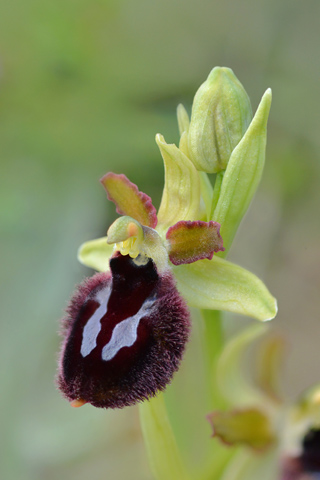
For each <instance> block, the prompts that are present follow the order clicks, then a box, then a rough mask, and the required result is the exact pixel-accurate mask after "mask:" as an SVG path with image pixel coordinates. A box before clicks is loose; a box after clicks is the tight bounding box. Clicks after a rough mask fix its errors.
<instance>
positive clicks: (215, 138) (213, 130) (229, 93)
mask: <svg viewBox="0 0 320 480" xmlns="http://www.w3.org/2000/svg"><path fill="white" fill-rule="evenodd" d="M251 119H252V110H251V104H250V99H249V97H248V95H247V93H246V91H245V90H244V88H243V86H242V85H241V83H240V82H239V80H238V79H237V77H236V76H235V75H234V73H233V71H232V70H231V69H230V68H225V67H215V68H214V69H213V70H212V71H211V72H210V74H209V76H208V78H207V80H206V81H205V82H204V83H203V84H202V85H201V87H200V88H199V90H198V91H197V93H196V95H195V97H194V101H193V106H192V114H191V122H190V127H189V132H188V151H189V155H190V159H191V160H192V161H193V163H194V165H195V167H196V168H197V169H198V170H200V171H205V172H207V173H216V172H219V171H221V170H224V169H225V168H226V166H227V163H228V160H229V158H230V155H231V153H232V151H233V149H234V148H235V147H236V146H237V144H238V143H239V142H240V140H241V139H242V137H243V135H244V134H245V132H246V130H247V128H248V126H249V124H250V122H251Z"/></svg>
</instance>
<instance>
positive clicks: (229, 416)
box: [207, 408, 274, 450]
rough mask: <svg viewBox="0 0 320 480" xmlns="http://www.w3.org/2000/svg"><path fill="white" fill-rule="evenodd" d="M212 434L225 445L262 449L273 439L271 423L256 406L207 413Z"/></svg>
mask: <svg viewBox="0 0 320 480" xmlns="http://www.w3.org/2000/svg"><path fill="white" fill-rule="evenodd" d="M207 418H208V420H209V421H210V423H211V425H212V428H213V436H214V437H218V438H219V439H220V440H221V441H222V442H223V443H226V444H227V445H246V446H249V447H251V448H253V449H256V450H264V449H266V448H267V447H269V446H270V444H271V443H272V442H273V441H274V434H273V431H272V427H271V423H270V420H269V418H268V417H267V415H266V414H265V413H263V412H262V411H261V410H259V409H258V408H243V409H235V410H230V411H227V412H223V411H215V412H212V413H211V414H210V415H208V417H207Z"/></svg>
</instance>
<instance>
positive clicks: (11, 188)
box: [0, 0, 320, 480]
mask: <svg viewBox="0 0 320 480" xmlns="http://www.w3.org/2000/svg"><path fill="white" fill-rule="evenodd" d="M319 18H320V3H319V2H318V1H317V0H314V1H312V0H306V1H304V2H301V1H299V0H280V1H279V0H263V1H256V0H243V1H241V2H240V1H237V0H226V1H225V2H221V1H218V0H211V1H210V0H184V1H177V0H170V1H169V0H162V1H152V0H136V1H132V0H131V1H130V0H117V1H116V0H114V1H112V0H110V1H108V0H77V1H75V0H63V1H62V0H56V1H55V2H47V1H43V0H41V1H40V0H28V1H25V0H13V1H11V2H2V4H1V5H0V67H1V79H0V145H1V165H2V168H1V176H0V183H1V189H0V196H1V202H0V217H1V221H0V228H1V254H2V258H1V296H2V298H1V311H2V315H1V317H2V318H1V324H0V344H1V346H0V356H1V357H0V358H1V373H0V374H1V382H0V385H1V394H0V416H1V420H0V425H1V427H0V432H1V433H0V435H1V445H0V455H1V459H0V477H1V479H3V480H40V479H44V478H45V479H46V480H57V479H65V480H73V479H77V480H85V479H88V478H90V479H91V480H97V479H99V480H100V479H106V478H108V479H110V480H122V479H124V478H127V477H128V476H129V477H130V478H131V480H150V479H151V474H150V471H149V467H148V464H147V460H146V457H145V453H144V448H143V445H142V441H141V434H140V428H139V422H138V415H137V409H136V408H135V407H132V408H127V409H125V410H123V411H108V412H105V411H98V410H95V409H94V408H92V407H91V406H85V407H83V408H81V409H72V408H70V406H69V405H68V402H66V401H65V400H63V399H62V398H61V397H60V394H59V393H58V392H57V390H56V388H55V385H54V375H55V369H56V352H57V349H58V345H59V338H58V336H57V331H58V319H59V318H60V317H61V316H62V315H63V309H64V307H65V306H66V303H67V300H68V298H69V296H70V294H71V293H72V291H73V288H74V284H75V283H78V282H79V281H80V280H81V279H82V278H83V277H84V276H86V275H90V274H91V271H90V270H89V269H87V268H85V267H82V266H81V265H80V264H78V262H77V260H76V251H77V248H78V246H79V244H81V243H82V242H84V241H86V240H89V239H92V238H95V237H99V236H101V235H103V234H105V232H106V229H107V227H108V226H109V224H110V223H111V222H112V221H113V219H114V218H115V209H114V206H113V205H112V204H110V203H109V202H108V201H107V199H106V195H105V193H104V191H103V189H102V187H101V186H100V185H99V182H98V179H99V178H100V177H101V176H102V175H103V174H104V173H106V172H107V171H109V170H113V171H115V172H117V173H121V172H123V173H126V175H128V176H129V178H130V179H131V180H132V181H134V182H135V183H137V184H138V186H139V188H140V189H141V190H143V191H145V192H147V193H148V194H150V195H151V196H152V198H153V200H154V203H155V205H158V204H159V201H160V196H161V190H162V186H163V167H162V162H161V157H160V154H159V152H158V150H157V147H156V145H155V142H154V136H155V134H156V133H157V132H160V133H162V134H163V135H164V136H165V138H166V140H167V142H177V140H178V131H177V127H176V119H175V108H176V105H177V104H178V103H179V102H183V103H184V104H185V106H186V107H187V109H188V110H189V111H190V107H191V102H192V98H193V95H194V93H195V91H196V89H197V88H198V87H199V85H200V84H201V83H202V82H203V81H204V80H205V78H206V77H207V75H208V73H209V71H210V70H211V68H213V67H214V66H216V65H222V66H228V67H231V68H232V69H233V70H234V72H235V74H236V75H237V76H238V78H239V79H240V81H241V82H242V83H243V85H244V86H245V88H246V90H247V92H248V94H249V95H250V97H251V100H252V105H253V109H254V110H255V109H256V107H257V104H258V101H259V99H260V97H261V95H262V94H263V92H264V90H265V89H266V88H267V87H271V88H272V89H273V94H274V97H273V98H274V99H273V106H272V110H271V117H270V122H269V137H268V149H267V165H266V170H265V175H264V178H263V181H262V184H261V187H260V189H259V192H258V194H257V195H256V198H255V201H254V204H253V205H252V207H251V209H250V211H249V213H248V214H247V216H246V218H245V220H244V222H243V224H242V226H241V229H240V231H239V233H238V236H237V239H236V241H235V243H234V247H233V250H232V252H231V256H230V258H231V259H232V260H234V261H236V262H237V263H240V264H241V265H243V266H245V267H247V268H248V269H251V270H252V271H254V272H255V273H257V274H258V275H260V276H262V278H263V279H264V280H265V282H266V283H267V285H268V286H269V288H270V290H271V291H272V292H273V293H274V294H275V295H276V296H277V298H278V300H279V307H280V308H279V316H278V317H277V319H276V320H275V321H274V325H275V328H276V329H278V330H279V331H282V332H283V333H284V334H285V337H286V339H287V343H288V355H287V365H286V370H285V375H284V383H285V389H286V391H287V394H288V395H289V396H293V395H297V394H298V393H299V392H301V390H302V389H303V388H305V387H307V386H308V385H309V384H310V383H312V382H316V381H318V380H319V364H320V354H319V346H318V343H319V337H320V326H319V320H318V317H319V313H318V311H319V306H320V303H319V298H320V296H319V286H320V269H319V264H320V250H319V240H320V224H319V208H320V191H319V188H318V184H319V181H320V158H319V147H320V135H319V131H320V120H319V110H320V82H319V79H320V62H319V41H320V39H319ZM229 321H230V322H231V323H232V322H234V323H235V324H237V325H240V326H243V325H244V324H245V323H246V320H245V319H242V318H240V317H238V318H237V317H233V318H232V319H231V320H230V319H229ZM195 332H196V328H195ZM194 335H195V336H196V333H195V334H194ZM193 348H194V347H190V351H189V352H188V353H187V356H186V360H185V365H184V366H183V368H182V370H181V372H179V373H178V374H177V376H176V385H179V384H180V383H179V382H181V383H183V382H182V379H184V378H187V380H184V387H183V388H185V390H184V391H183V394H184V396H183V397H182V398H183V399H184V400H182V405H181V408H182V411H183V412H184V414H186V415H187V416H188V417H191V416H192V417H193V416H195V418H196V421H199V422H203V423H204V422H205V420H204V417H203V412H202V411H200V412H198V410H197V403H196V400H195V399H196V394H195V382H196V380H195V378H197V375H198V371H197V364H196V363H195V362H194V361H193V360H192V357H191V355H192V351H193V350H192V349H193ZM192 375H193V377H192ZM188 378H190V380H188ZM188 381H189V383H188ZM169 393H170V392H169ZM193 402H194V403H193ZM197 412H198V413H197ZM197 415H198V416H197ZM205 432H206V435H207V436H209V434H210V432H209V429H207V430H206V431H205ZM186 435H187V432H186ZM194 440H197V439H194Z"/></svg>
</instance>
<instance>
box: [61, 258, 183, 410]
mask: <svg viewBox="0 0 320 480" xmlns="http://www.w3.org/2000/svg"><path fill="white" fill-rule="evenodd" d="M110 267H111V273H109V272H107V273H97V274H96V275H94V276H93V277H91V278H89V279H88V280H86V281H85V282H84V283H83V284H82V285H80V287H79V288H78V290H77V292H76V294H75V295H74V297H73V298H72V300H71V303H70V305H69V307H68V315H67V317H66V318H65V320H64V330H65V334H64V335H65V338H66V340H65V343H64V345H63V349H62V355H61V365H60V373H59V380H58V381H59V386H60V389H61V390H62V392H63V393H64V395H65V396H66V397H67V398H68V400H70V401H75V402H76V403H75V406H77V405H80V404H81V403H86V402H89V403H91V404H92V405H94V406H96V407H106V408H107V407H111V408H115V407H118V408H121V407H124V406H127V405H132V404H134V403H136V402H137V401H139V400H143V399H145V398H148V397H149V396H152V395H154V394H155V393H156V392H157V391H159V390H162V389H163V388H164V387H165V386H166V385H167V383H168V382H169V381H170V379H171V377H172V375H173V373H174V372H175V370H177V368H178V366H179V363H180V360H181V357H182V353H183V351H184V347H185V343H186V341H187V338H188V331H189V313H188V309H187V307H186V305H185V302H184V301H183V300H182V298H181V296H180V295H179V294H178V292H177V290H176V288H175V282H174V280H173V278H172V276H171V275H170V274H169V273H168V274H165V275H163V276H162V277H159V275H158V273H157V269H156V267H155V264H154V263H153V261H152V260H151V259H149V260H148V261H147V262H146V263H145V264H143V265H137V264H136V262H135V260H134V259H132V258H131V257H130V256H129V255H125V256H123V255H121V254H120V253H116V254H115V255H114V256H113V257H112V258H111V260H110Z"/></svg>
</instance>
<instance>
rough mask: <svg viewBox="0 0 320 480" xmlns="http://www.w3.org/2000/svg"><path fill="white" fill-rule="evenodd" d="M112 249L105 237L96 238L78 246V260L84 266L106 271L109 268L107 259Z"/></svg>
mask: <svg viewBox="0 0 320 480" xmlns="http://www.w3.org/2000/svg"><path fill="white" fill-rule="evenodd" d="M113 250H114V247H113V245H108V243H107V237H102V238H97V239H96V240H90V241H89V242H85V243H83V244H82V245H81V246H80V248H79V250H78V260H79V262H80V263H82V264H83V265H86V267H90V268H93V269H94V270H98V272H106V271H108V270H110V267H109V259H110V257H111V255H112V253H113Z"/></svg>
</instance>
